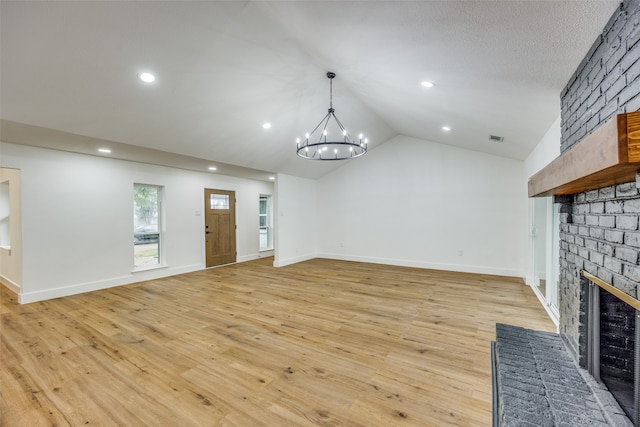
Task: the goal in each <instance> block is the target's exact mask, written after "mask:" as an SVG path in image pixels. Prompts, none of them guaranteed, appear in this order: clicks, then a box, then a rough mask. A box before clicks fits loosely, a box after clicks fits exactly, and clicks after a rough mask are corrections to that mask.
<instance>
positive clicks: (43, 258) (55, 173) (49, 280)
mask: <svg viewBox="0 0 640 427" xmlns="http://www.w3.org/2000/svg"><path fill="white" fill-rule="evenodd" d="M1 149H2V166H5V167H12V168H17V169H20V171H21V183H22V226H23V236H22V242H23V251H22V257H23V277H22V288H21V292H20V301H21V302H23V303H24V302H31V301H37V300H42V299H48V298H54V297H58V296H64V295H70V294H74V293H79V292H85V291H89V290H94V289H100V288H105V287H110V286H117V285H121V284H125V283H132V282H136V281H140V280H147V279H151V278H156V277H165V276H169V275H173V274H178V273H183V272H187V271H194V270H199V269H202V268H205V255H204V233H203V230H204V216H203V207H204V188H216V189H224V190H233V191H235V192H236V198H237V201H238V202H237V206H236V222H237V224H238V230H237V251H238V261H245V260H249V259H254V258H257V257H259V256H260V253H259V228H258V205H259V195H260V194H273V183H271V182H261V181H254V180H246V179H240V178H234V177H227V176H222V175H215V174H211V173H199V172H192V171H186V170H181V169H173V168H168V167H161V166H153V165H147V164H141V163H135V162H127V161H120V160H112V159H108V158H104V157H98V156H87V155H81V154H73V153H66V152H61V151H54V150H47V149H42V148H35V147H27V146H21V145H15V144H7V143H2V146H1ZM134 183H142V184H154V185H161V186H164V191H165V197H164V202H165V218H164V219H165V225H166V234H165V246H164V247H165V250H166V257H165V260H166V264H167V266H166V267H165V268H161V269H154V270H150V271H144V272H136V273H133V272H132V270H133V244H132V230H133V214H132V212H133V184H134ZM262 255H263V256H266V255H267V254H265V253H262Z"/></svg>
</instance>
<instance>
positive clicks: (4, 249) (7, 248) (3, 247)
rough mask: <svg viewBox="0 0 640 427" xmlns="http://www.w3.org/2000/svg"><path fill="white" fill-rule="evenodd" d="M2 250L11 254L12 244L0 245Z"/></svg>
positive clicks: (0, 250)
mask: <svg viewBox="0 0 640 427" xmlns="http://www.w3.org/2000/svg"><path fill="white" fill-rule="evenodd" d="M0 252H2V253H5V254H7V255H11V246H0Z"/></svg>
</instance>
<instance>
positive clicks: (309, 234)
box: [274, 159, 321, 267]
mask: <svg viewBox="0 0 640 427" xmlns="http://www.w3.org/2000/svg"><path fill="white" fill-rule="evenodd" d="M300 161H309V160H302V159H300ZM316 185H317V182H316V181H314V180H310V179H305V178H298V177H295V176H291V175H284V174H278V175H277V177H276V197H275V199H276V204H275V209H274V215H275V261H274V265H275V266H276V267H283V266H285V265H289V264H293V263H296V262H300V261H305V260H308V259H311V258H315V257H316V255H317V232H319V231H320V230H321V228H320V224H321V222H320V221H321V220H320V217H319V216H318V214H317V212H318V209H317V189H316Z"/></svg>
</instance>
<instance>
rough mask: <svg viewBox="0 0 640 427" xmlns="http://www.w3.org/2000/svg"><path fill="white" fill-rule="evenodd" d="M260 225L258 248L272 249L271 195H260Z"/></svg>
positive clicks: (262, 249)
mask: <svg viewBox="0 0 640 427" xmlns="http://www.w3.org/2000/svg"><path fill="white" fill-rule="evenodd" d="M258 215H259V221H260V222H259V225H260V250H261V251H265V250H269V249H273V237H272V234H273V225H272V218H271V217H272V215H271V196H269V195H264V194H261V195H260V210H259V214H258Z"/></svg>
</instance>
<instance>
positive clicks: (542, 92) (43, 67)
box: [0, 0, 619, 178]
mask: <svg viewBox="0 0 640 427" xmlns="http://www.w3.org/2000/svg"><path fill="white" fill-rule="evenodd" d="M618 4H619V2H617V1H578V0H576V1H407V2H405V1H376V2H374V1H371V2H365V1H353V2H351V1H340V2H335V1H297V2H293V1H260V2H245V1H225V2H221V1H215V2H214V1H203V2H186V1H174V2H153V1H136V2H133V1H132V2H79V1H78V2H57V1H45V2H31V1H29V2H27V1H16V2H14V1H7V0H3V1H2V2H1V3H0V19H1V22H0V23H1V29H0V37H1V40H0V42H1V46H0V47H1V50H0V55H1V56H0V60H1V63H0V67H1V68H0V71H1V75H0V78H1V80H0V84H1V87H0V89H1V92H0V115H1V118H2V119H3V121H5V122H4V123H5V126H3V128H1V129H0V137H1V138H2V140H3V141H8V142H20V143H33V144H37V145H45V146H52V147H56V146H57V145H56V144H62V143H61V142H60V140H61V138H60V135H64V134H63V133H61V132H67V133H72V134H77V135H84V136H88V137H91V138H87V140H86V143H85V144H83V143H82V139H77V138H75V137H74V143H73V145H74V147H75V148H73V151H79V152H83V151H84V152H89V153H94V152H95V151H94V150H95V148H96V144H99V143H100V141H99V140H100V139H104V140H108V141H114V142H117V143H121V144H114V147H117V148H118V149H117V150H115V149H114V152H113V153H112V156H114V157H119V158H127V157H128V156H130V155H129V154H126V153H127V152H134V151H135V150H136V149H138V148H139V147H140V148H141V149H143V150H145V151H144V152H145V153H146V154H145V156H148V158H149V159H151V160H149V161H153V160H152V158H153V154H152V152H151V151H149V150H148V149H154V150H159V151H161V152H163V156H164V157H163V158H166V153H167V152H168V153H176V154H180V155H181V156H182V157H181V159H182V160H185V159H187V158H193V159H194V160H196V159H200V160H204V161H206V164H208V163H211V164H220V163H228V164H231V165H236V166H241V167H243V168H254V169H259V170H263V171H268V172H281V173H286V174H291V175H297V176H302V177H308V178H317V177H320V176H322V175H323V174H325V173H327V172H328V171H330V170H331V169H333V168H335V167H339V166H340V164H342V162H310V161H307V160H303V159H300V158H298V157H297V156H296V155H295V143H294V140H295V138H296V136H301V135H302V134H303V133H304V132H305V131H309V130H310V128H312V127H313V126H315V125H316V124H317V122H318V121H319V120H320V119H321V118H322V116H323V115H324V114H325V113H326V109H327V107H328V80H327V78H326V77H325V74H326V72H327V71H329V70H331V71H334V72H336V73H337V77H336V79H335V81H334V107H335V109H336V114H337V115H338V117H339V118H340V120H341V121H342V122H343V123H344V124H345V125H346V127H347V128H348V129H349V130H350V131H351V132H352V133H358V132H360V131H363V132H364V133H365V134H366V135H367V136H368V137H369V139H370V141H371V144H370V145H371V147H372V149H375V147H376V146H377V145H379V144H382V143H384V142H386V141H388V140H389V139H391V138H392V137H394V136H396V135H398V134H402V135H407V136H412V137H416V138H421V139H424V140H428V141H434V142H438V143H442V144H448V145H454V146H459V147H464V148H468V149H472V150H477V151H481V152H486V153H490V154H496V155H500V156H505V157H509V158H514V159H524V158H525V157H526V156H527V154H528V153H529V152H530V151H531V150H532V148H533V147H534V146H535V144H536V143H537V142H538V141H539V140H540V138H541V137H542V136H543V135H544V133H545V132H546V131H547V129H548V128H549V126H551V124H552V123H553V121H554V120H555V119H556V118H557V116H558V114H559V94H560V91H561V90H562V89H563V87H564V85H565V84H566V83H567V81H568V79H569V78H570V77H571V74H572V73H573V71H574V70H575V69H576V67H577V66H578V64H579V62H580V61H581V60H582V58H583V57H584V55H585V54H586V52H587V51H588V50H589V48H590V47H591V45H592V43H593V42H594V40H595V39H596V37H598V35H599V34H600V33H601V32H602V29H603V27H604V26H605V24H606V22H607V21H608V19H609V17H610V16H611V15H612V13H613V12H614V10H615V8H616V7H617V6H618ZM145 70H149V71H153V72H154V73H155V74H156V76H157V81H156V82H155V83H153V84H150V85H144V84H141V83H140V82H139V81H138V80H137V78H136V75H137V73H139V72H140V71H145ZM422 80H432V81H434V82H435V84H436V86H435V87H434V88H432V89H425V88H422V87H421V86H420V82H421V81H422ZM7 121H9V122H7ZM266 121H269V122H270V123H272V128H271V129H269V130H264V129H262V127H261V125H262V123H264V122H266ZM10 122H17V124H16V123H10ZM7 124H11V126H9V125H7ZM25 124H26V125H32V126H37V127H38V128H37V132H33V134H34V135H37V138H35V137H33V140H30V138H31V137H30V136H29V135H30V133H29V131H28V127H25V126H24V125H25ZM445 124H446V125H449V126H451V128H452V131H451V132H449V133H444V132H442V130H441V126H443V125H445ZM42 128H45V130H46V129H52V130H55V131H58V132H57V133H56V135H57V136H56V137H52V138H50V139H49V140H48V139H47V137H46V132H43V129H42ZM60 131H61V132H60ZM490 134H493V135H499V136H503V137H504V142H502V143H495V142H492V141H490V140H489V135H490ZM56 141H58V142H56ZM123 144H126V145H123ZM62 145H64V144H62ZM67 145H69V144H67ZM59 148H63V149H70V148H69V147H68V146H66V147H64V146H59ZM138 154H140V153H138ZM364 159H366V157H365V158H363V159H358V160H353V161H366V160H364ZM165 160H166V159H165ZM158 162H160V161H158ZM163 162H165V161H163ZM196 164H197V165H196ZM194 165H195V166H194V168H196V169H197V168H199V167H203V165H204V163H202V162H201V161H200V163H198V162H195V163H194Z"/></svg>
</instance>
